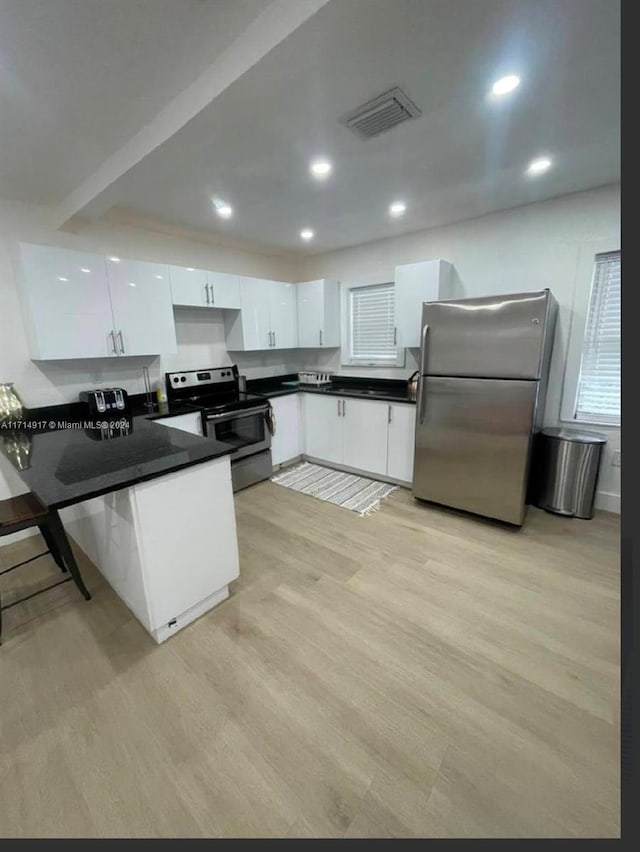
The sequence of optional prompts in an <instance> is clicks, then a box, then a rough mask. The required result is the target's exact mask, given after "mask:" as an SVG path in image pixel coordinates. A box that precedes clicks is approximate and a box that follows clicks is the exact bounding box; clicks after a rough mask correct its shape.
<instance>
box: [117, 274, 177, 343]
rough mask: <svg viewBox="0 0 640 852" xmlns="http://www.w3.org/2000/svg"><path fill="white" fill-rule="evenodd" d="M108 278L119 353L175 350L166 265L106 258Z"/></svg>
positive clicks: (174, 329) (171, 306)
mask: <svg viewBox="0 0 640 852" xmlns="http://www.w3.org/2000/svg"><path fill="white" fill-rule="evenodd" d="M107 277H108V280H109V291H110V293H111V305H112V308H113V320H114V330H115V334H116V343H117V348H118V352H119V354H120V355H157V354H159V353H171V352H176V351H177V344H176V328H175V322H174V319H173V305H172V301H171V286H170V283H169V267H168V266H166V265H165V264H161V263H147V262H145V261H140V260H128V259H126V258H121V259H120V260H119V261H116V260H114V259H112V258H107Z"/></svg>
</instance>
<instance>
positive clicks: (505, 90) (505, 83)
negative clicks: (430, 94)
mask: <svg viewBox="0 0 640 852" xmlns="http://www.w3.org/2000/svg"><path fill="white" fill-rule="evenodd" d="M519 85H520V77H518V76H517V75H516V74H507V76H506V77H500V79H499V80H496V82H495V83H494V84H493V86H492V87H491V94H492V95H496V96H497V97H501V96H502V95H508V94H509V92H513V90H514V89H517V88H518V86H519Z"/></svg>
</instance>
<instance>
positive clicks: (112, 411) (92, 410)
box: [78, 388, 130, 420]
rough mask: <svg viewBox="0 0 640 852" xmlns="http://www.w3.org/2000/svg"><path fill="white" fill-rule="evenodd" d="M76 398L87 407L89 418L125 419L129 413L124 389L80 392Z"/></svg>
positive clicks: (127, 398)
mask: <svg viewBox="0 0 640 852" xmlns="http://www.w3.org/2000/svg"><path fill="white" fill-rule="evenodd" d="M78 398H79V399H80V402H84V403H85V404H86V405H87V406H88V407H89V417H90V418H99V419H102V420H104V419H107V418H110V417H126V416H128V415H129V413H130V407H129V395H128V394H127V392H126V390H124V388H101V389H99V390H87V391H80V393H79V394H78Z"/></svg>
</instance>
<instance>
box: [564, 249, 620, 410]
mask: <svg viewBox="0 0 640 852" xmlns="http://www.w3.org/2000/svg"><path fill="white" fill-rule="evenodd" d="M620 282H621V257H620V252H619V251H613V252H607V253H604V254H597V255H596V259H595V266H594V270H593V280H592V284H591V296H590V298H589V311H588V314H587V324H586V327H585V332H584V342H583V344H582V358H581V361H580V377H579V379H578V392H577V394H576V402H575V412H574V418H575V419H576V420H580V421H584V422H591V423H602V424H610V425H612V426H617V425H619V424H620Z"/></svg>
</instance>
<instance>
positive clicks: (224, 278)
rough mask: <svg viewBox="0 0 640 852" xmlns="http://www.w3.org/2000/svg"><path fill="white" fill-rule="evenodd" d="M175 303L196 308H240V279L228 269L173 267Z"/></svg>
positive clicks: (172, 288)
mask: <svg viewBox="0 0 640 852" xmlns="http://www.w3.org/2000/svg"><path fill="white" fill-rule="evenodd" d="M169 275H170V278H171V296H172V298H173V304H174V305H185V306H187V307H193V308H235V309H236V310H237V309H238V308H240V278H239V277H238V276H237V275H229V274H228V273H226V272H212V271H211V270H209V269H195V268H194V267H193V266H170V267H169Z"/></svg>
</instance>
